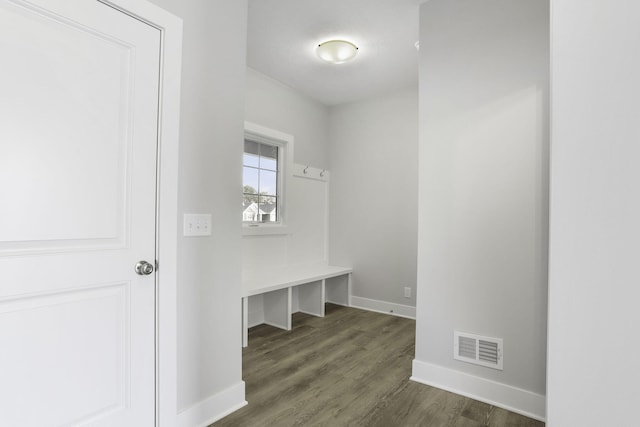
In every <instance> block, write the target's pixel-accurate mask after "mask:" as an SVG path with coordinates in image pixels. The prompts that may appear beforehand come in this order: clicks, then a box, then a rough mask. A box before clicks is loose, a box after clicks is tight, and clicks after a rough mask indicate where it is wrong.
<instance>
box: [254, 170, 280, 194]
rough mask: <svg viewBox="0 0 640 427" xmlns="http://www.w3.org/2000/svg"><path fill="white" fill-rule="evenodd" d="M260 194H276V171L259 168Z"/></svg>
mask: <svg viewBox="0 0 640 427" xmlns="http://www.w3.org/2000/svg"><path fill="white" fill-rule="evenodd" d="M258 190H259V191H260V194H266V195H268V196H276V195H277V194H278V174H277V172H272V171H266V170H262V169H261V170H260V188H259V189H258Z"/></svg>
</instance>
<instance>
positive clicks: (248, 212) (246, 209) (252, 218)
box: [242, 196, 259, 222]
mask: <svg viewBox="0 0 640 427" xmlns="http://www.w3.org/2000/svg"><path fill="white" fill-rule="evenodd" d="M246 197H248V196H245V198H246ZM253 197H255V198H256V200H255V203H253V202H247V201H245V203H243V206H242V207H243V211H242V221H245V222H256V221H258V220H259V218H258V196H253Z"/></svg>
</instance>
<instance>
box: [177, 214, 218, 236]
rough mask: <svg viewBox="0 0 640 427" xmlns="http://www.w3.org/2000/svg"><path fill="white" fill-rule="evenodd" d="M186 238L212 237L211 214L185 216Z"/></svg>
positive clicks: (184, 233)
mask: <svg viewBox="0 0 640 427" xmlns="http://www.w3.org/2000/svg"><path fill="white" fill-rule="evenodd" d="M183 235H184V236H211V214H184V232H183Z"/></svg>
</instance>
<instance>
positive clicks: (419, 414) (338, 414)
mask: <svg viewBox="0 0 640 427" xmlns="http://www.w3.org/2000/svg"><path fill="white" fill-rule="evenodd" d="M414 336H415V321H413V320H409V319H403V318H399V317H394V316H389V315H386V314H380V313H373V312H369V311H364V310H358V309H354V308H347V307H341V306H337V305H332V304H327V306H326V317H324V318H318V317H313V316H309V315H306V314H302V313H296V314H295V315H294V319H293V329H292V330H291V331H288V332H287V331H283V330H281V329H277V328H273V327H271V326H267V325H260V326H256V327H255V328H252V329H251V330H250V331H249V346H248V347H247V348H245V349H244V350H243V375H244V380H245V383H246V394H247V401H248V402H249V404H248V405H247V406H245V407H244V408H242V409H240V410H238V411H237V412H235V413H233V414H231V415H229V416H227V417H226V418H224V419H222V420H220V421H218V422H216V423H214V424H213V425H212V426H215V427H224V426H233V427H262V426H265V427H267V426H268V427H290V426H330V427H341V426H366V427H369V426H379V427H402V426H411V427H413V426H430V427H440V426H450V427H480V426H491V427H542V426H544V423H542V422H539V421H536V420H532V419H529V418H526V417H523V416H521V415H518V414H514V413H512V412H509V411H506V410H504V409H500V408H496V407H494V406H491V405H488V404H485V403H481V402H478V401H475V400H472V399H468V398H465V397H462V396H459V395H456V394H453V393H449V392H446V391H443V390H440V389H436V388H433V387H429V386H426V385H423V384H418V383H415V382H412V381H409V376H410V375H411V361H412V359H413V357H414Z"/></svg>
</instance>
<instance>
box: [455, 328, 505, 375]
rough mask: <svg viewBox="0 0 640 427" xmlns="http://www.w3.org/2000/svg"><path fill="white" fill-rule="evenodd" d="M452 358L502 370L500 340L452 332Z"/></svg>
mask: <svg viewBox="0 0 640 427" xmlns="http://www.w3.org/2000/svg"><path fill="white" fill-rule="evenodd" d="M453 358H454V359H456V360H462V361H463V362H469V363H474V364H476V365H481V366H487V367H489V368H494V369H500V370H502V340H501V339H500V338H489V337H482V336H480V335H473V334H467V333H465V332H460V331H454V332H453Z"/></svg>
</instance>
